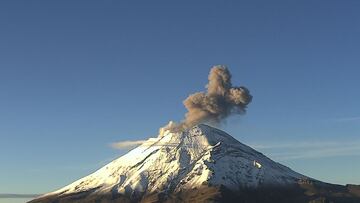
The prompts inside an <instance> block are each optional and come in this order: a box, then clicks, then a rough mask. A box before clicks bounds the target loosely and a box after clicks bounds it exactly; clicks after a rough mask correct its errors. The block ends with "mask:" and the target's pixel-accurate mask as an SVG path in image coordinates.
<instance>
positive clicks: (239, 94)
mask: <svg viewBox="0 0 360 203" xmlns="http://www.w3.org/2000/svg"><path fill="white" fill-rule="evenodd" d="M206 88H207V91H206V92H197V93H194V94H191V95H189V96H188V98H186V99H185V100H184V102H183V103H184V105H185V107H186V109H187V110H188V112H187V113H186V114H185V119H184V120H183V121H182V122H181V123H180V124H177V125H171V126H168V129H169V130H172V131H180V130H184V129H187V128H190V127H192V126H194V125H196V124H199V123H211V124H216V123H219V122H221V121H222V120H223V119H224V118H226V117H228V116H229V115H231V114H243V113H245V111H246V107H247V105H248V104H249V103H250V102H251V99H252V96H251V95H250V92H249V90H248V89H247V88H246V87H233V86H232V84H231V74H230V72H229V70H228V68H227V67H226V66H222V65H218V66H214V67H213V68H212V69H211V71H210V74H209V83H208V84H207V85H206Z"/></svg>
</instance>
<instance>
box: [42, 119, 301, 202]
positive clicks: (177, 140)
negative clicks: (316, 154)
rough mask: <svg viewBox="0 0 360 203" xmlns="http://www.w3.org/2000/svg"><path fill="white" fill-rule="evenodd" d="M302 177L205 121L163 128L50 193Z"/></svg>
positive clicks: (141, 191) (143, 190)
mask: <svg viewBox="0 0 360 203" xmlns="http://www.w3.org/2000/svg"><path fill="white" fill-rule="evenodd" d="M302 178H305V176H302V175H301V174H298V173H296V172H294V171H292V170H291V169H289V168H287V167H285V166H282V165H280V164H278V163H276V162H274V161H272V160H270V159H269V158H267V157H266V156H264V155H263V154H261V153H259V152H257V151H256V150H254V149H252V148H250V147H248V146H246V145H244V144H242V143H240V142H238V141H237V140H236V139H234V138H233V137H232V136H230V135H228V134H227V133H225V132H223V131H221V130H218V129H216V128H213V127H210V126H207V125H204V124H200V125H197V126H194V127H192V128H191V129H189V130H186V131H184V132H171V131H169V130H164V129H163V130H162V131H161V132H160V135H159V136H158V137H157V138H150V139H148V140H147V141H146V142H144V143H143V144H142V145H140V146H138V147H137V148H135V149H133V150H131V151H130V152H128V153H127V154H125V155H124V156H122V157H120V158H118V159H116V160H114V161H112V162H111V163H109V164H107V165H106V166H104V167H102V168H101V169H99V170H98V171H96V172H94V173H93V174H91V175H89V176H86V177H84V178H82V179H80V180H78V181H76V182H74V183H72V184H70V185H68V186H66V187H64V188H62V189H60V190H58V191H55V192H53V193H50V194H47V195H66V194H72V193H79V192H88V191H91V192H92V194H105V193H111V194H119V195H127V196H129V195H130V196H131V195H136V196H142V195H145V194H151V193H159V192H160V193H165V194H166V193H170V192H179V191H181V190H184V189H191V188H195V187H199V186H203V185H212V186H220V185H223V186H226V187H227V188H234V189H237V188H239V187H250V188H254V187H258V186H262V185H286V184H295V183H297V181H298V180H299V179H302Z"/></svg>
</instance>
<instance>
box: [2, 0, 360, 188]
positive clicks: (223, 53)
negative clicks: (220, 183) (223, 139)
mask: <svg viewBox="0 0 360 203" xmlns="http://www.w3.org/2000/svg"><path fill="white" fill-rule="evenodd" d="M359 10H360V1H358V0H347V1H340V0H338V1H332V0H330V1H329V0H317V1H313V0H308V1H307V0H304V1H295V0H284V1H267V0H264V1H238V0H236V1H212V0H210V1H209V0H206V1H171V2H170V1H157V0H155V1H141V2H140V1H115V0H114V1H111V0H104V1H89V0H86V1H45V0H44V1H10V0H9V1H1V3H0V138H1V140H0V193H45V192H49V191H52V190H55V189H58V188H59V187H62V186H65V185H66V184H69V183H71V182H72V181H74V180H76V179H79V178H80V177H83V176H85V175H88V174H89V173H90V172H93V171H95V170H96V169H98V168H99V167H101V166H103V165H105V164H106V163H107V162H109V161H111V160H112V159H114V158H116V157H118V156H119V155H122V154H124V153H125V152H126V151H124V150H114V149H112V148H110V147H109V144H110V143H112V142H116V141H121V140H139V139H145V138H148V137H152V136H156V134H157V131H158V128H159V127H161V126H163V125H165V124H166V123H167V122H168V121H169V120H175V121H179V120H181V119H182V118H183V114H184V113H185V108H184V107H183V105H182V101H183V100H184V99H185V98H186V97H187V95H188V94H189V93H193V92H196V91H202V90H204V85H205V84H206V83H207V76H208V72H209V70H210V68H211V66H213V65H217V64H225V65H227V66H228V67H229V69H230V71H231V72H232V75H233V84H234V85H244V86H246V87H248V88H249V89H250V91H251V93H252V95H253V97H254V98H253V102H252V103H251V104H250V105H249V108H248V112H247V114H246V115H245V116H241V117H232V118H230V119H229V120H228V121H227V123H226V124H225V125H223V126H222V129H224V130H225V131H227V132H228V133H229V134H231V135H233V136H234V137H236V138H237V139H238V140H239V141H241V142H243V143H245V144H248V145H250V146H253V147H254V148H255V149H258V150H260V151H262V152H263V153H264V154H266V155H267V156H269V157H270V158H272V159H274V160H276V161H279V162H280V163H283V164H285V165H287V166H290V167H291V168H292V169H294V170H296V171H298V172H300V173H303V174H305V175H308V176H311V177H314V178H317V179H320V180H323V181H329V182H333V183H341V184H345V183H356V184H360V173H359V171H360V136H359V133H360V106H359V103H360V93H359V90H358V89H359V87H360V79H359V78H360V57H359V53H360V37H359V36H360V12H359Z"/></svg>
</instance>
